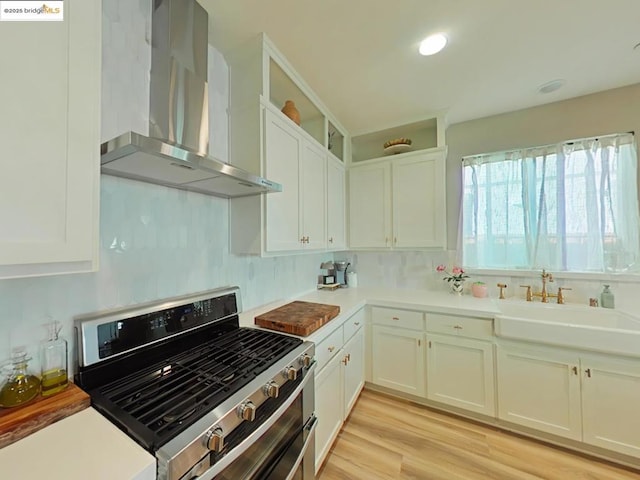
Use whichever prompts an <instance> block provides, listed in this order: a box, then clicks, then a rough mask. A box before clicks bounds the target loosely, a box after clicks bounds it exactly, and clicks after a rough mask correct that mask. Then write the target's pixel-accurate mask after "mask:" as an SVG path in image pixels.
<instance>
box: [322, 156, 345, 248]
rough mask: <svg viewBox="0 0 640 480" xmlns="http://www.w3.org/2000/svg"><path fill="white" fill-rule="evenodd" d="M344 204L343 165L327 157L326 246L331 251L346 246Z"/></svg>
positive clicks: (333, 158) (331, 157) (332, 157)
mask: <svg viewBox="0 0 640 480" xmlns="http://www.w3.org/2000/svg"><path fill="white" fill-rule="evenodd" d="M346 204H347V198H346V184H345V169H344V164H343V163H342V162H340V161H339V160H337V159H336V158H335V157H334V156H333V155H329V156H328V159H327V246H328V248H329V249H331V250H342V249H345V248H346V246H347V228H346V224H345V221H346V215H345V206H346Z"/></svg>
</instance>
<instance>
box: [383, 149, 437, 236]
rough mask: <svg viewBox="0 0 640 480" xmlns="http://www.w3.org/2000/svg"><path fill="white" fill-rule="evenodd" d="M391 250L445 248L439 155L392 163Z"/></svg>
mask: <svg viewBox="0 0 640 480" xmlns="http://www.w3.org/2000/svg"><path fill="white" fill-rule="evenodd" d="M392 176H393V187H392V191H393V246H394V247H397V248H412V247H423V248H444V247H445V246H446V228H445V217H446V206H445V193H444V192H445V188H444V183H445V166H444V158H443V156H442V154H440V153H428V154H424V155H418V156H415V157H409V158H404V159H402V160H398V161H397V162H393V163H392Z"/></svg>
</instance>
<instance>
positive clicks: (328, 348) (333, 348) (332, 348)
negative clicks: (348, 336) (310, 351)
mask: <svg viewBox="0 0 640 480" xmlns="http://www.w3.org/2000/svg"><path fill="white" fill-rule="evenodd" d="M335 349H336V347H327V350H329V353H331V352H333V351H334V350H335Z"/></svg>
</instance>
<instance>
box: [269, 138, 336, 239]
mask: <svg viewBox="0 0 640 480" xmlns="http://www.w3.org/2000/svg"><path fill="white" fill-rule="evenodd" d="M301 171H302V175H301V180H300V185H301V186H302V188H301V194H302V219H301V221H300V227H301V228H300V235H301V238H302V239H303V240H302V243H303V246H304V248H311V249H315V250H319V249H324V248H326V247H327V158H326V153H325V152H324V151H323V150H322V148H320V146H318V145H317V144H315V142H309V141H307V142H305V143H304V144H303V146H302V157H301ZM267 201H269V199H267ZM343 208H344V207H343Z"/></svg>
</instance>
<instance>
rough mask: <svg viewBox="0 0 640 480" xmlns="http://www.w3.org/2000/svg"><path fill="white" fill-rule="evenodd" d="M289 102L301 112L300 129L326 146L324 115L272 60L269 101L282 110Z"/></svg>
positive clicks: (270, 65) (270, 63)
mask: <svg viewBox="0 0 640 480" xmlns="http://www.w3.org/2000/svg"><path fill="white" fill-rule="evenodd" d="M287 100H292V101H293V102H294V103H295V105H296V108H297V109H298V111H299V112H300V127H301V128H302V129H303V130H304V131H306V132H307V133H308V134H309V135H311V136H312V137H313V138H314V139H315V140H316V141H317V142H318V143H320V144H321V145H324V144H325V139H324V115H323V114H322V112H321V111H320V109H319V108H318V107H317V106H316V105H315V104H314V103H313V102H312V101H311V100H310V99H309V97H307V96H306V95H305V94H304V92H303V91H302V90H301V89H300V88H299V87H298V86H297V85H296V84H295V83H294V82H293V80H292V79H291V77H289V75H287V74H286V73H285V71H284V70H283V69H282V68H281V67H280V65H278V63H277V62H275V61H274V59H273V58H270V59H269V101H270V102H271V103H272V104H273V105H274V106H275V107H277V108H278V109H279V110H280V109H282V107H283V106H284V103H285V102H286V101H287Z"/></svg>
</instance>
